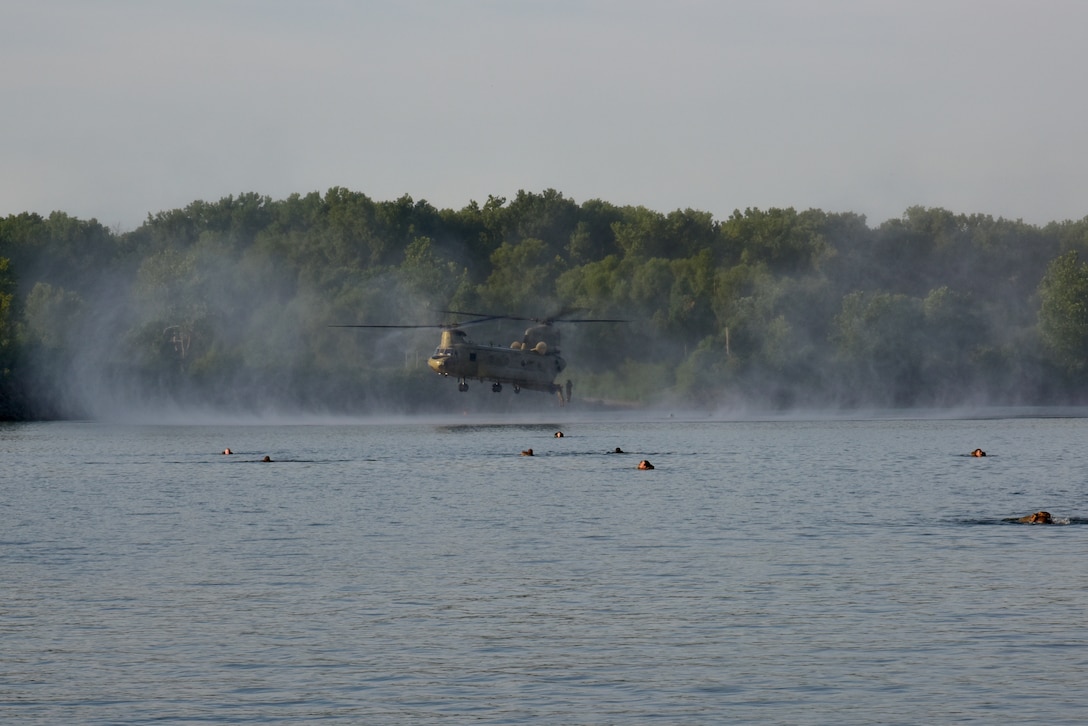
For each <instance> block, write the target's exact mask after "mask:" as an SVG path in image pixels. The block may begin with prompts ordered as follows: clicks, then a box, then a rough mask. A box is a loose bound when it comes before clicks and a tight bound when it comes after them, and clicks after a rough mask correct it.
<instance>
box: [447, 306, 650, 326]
mask: <svg viewBox="0 0 1088 726" xmlns="http://www.w3.org/2000/svg"><path fill="white" fill-rule="evenodd" d="M584 309H585V308H577V307H570V308H564V309H563V310H562V311H560V312H559V313H558V315H567V314H569V313H572V312H575V311H577V310H584ZM436 312H440V313H447V314H449V315H475V316H483V318H482V319H481V320H480V321H479V322H483V321H486V320H521V321H525V322H531V323H540V324H541V325H551V324H552V323H627V322H630V321H629V320H626V319H623V318H561V317H558V315H556V316H553V317H549V318H527V317H524V316H521V315H492V314H489V313H470V312H466V311H463V310H438V311H436ZM474 322H475V321H474Z"/></svg>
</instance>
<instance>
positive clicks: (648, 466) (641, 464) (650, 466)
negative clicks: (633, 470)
mask: <svg viewBox="0 0 1088 726" xmlns="http://www.w3.org/2000/svg"><path fill="white" fill-rule="evenodd" d="M638 468H639V469H644V470H646V469H653V468H654V465H653V464H651V463H650V462H648V461H646V459H643V460H642V461H640V462H639V463H638Z"/></svg>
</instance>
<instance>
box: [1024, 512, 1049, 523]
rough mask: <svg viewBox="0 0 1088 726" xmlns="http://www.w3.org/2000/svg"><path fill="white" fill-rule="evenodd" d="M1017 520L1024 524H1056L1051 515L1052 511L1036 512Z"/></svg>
mask: <svg viewBox="0 0 1088 726" xmlns="http://www.w3.org/2000/svg"><path fill="white" fill-rule="evenodd" d="M1016 521H1017V522H1022V523H1024V524H1054V517H1052V516H1050V512H1036V513H1035V514H1029V515H1027V516H1026V517H1020V518H1019V519H1018V520H1016Z"/></svg>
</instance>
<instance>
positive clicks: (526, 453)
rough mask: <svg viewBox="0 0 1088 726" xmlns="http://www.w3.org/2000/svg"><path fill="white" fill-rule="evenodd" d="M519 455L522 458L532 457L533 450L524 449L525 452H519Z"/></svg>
mask: <svg viewBox="0 0 1088 726" xmlns="http://www.w3.org/2000/svg"><path fill="white" fill-rule="evenodd" d="M521 455H522V456H532V455H533V450H532V449H526V450H525V451H523V452H521Z"/></svg>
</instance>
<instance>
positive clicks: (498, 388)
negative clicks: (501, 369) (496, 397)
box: [491, 383, 502, 393]
mask: <svg viewBox="0 0 1088 726" xmlns="http://www.w3.org/2000/svg"><path fill="white" fill-rule="evenodd" d="M491 391H492V393H502V384H501V383H492V384H491Z"/></svg>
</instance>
